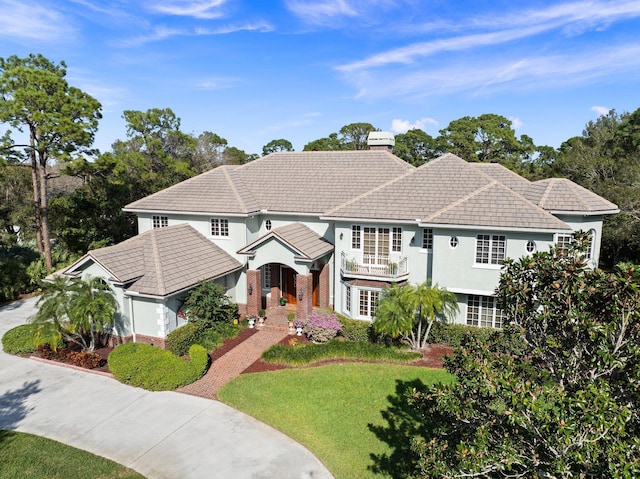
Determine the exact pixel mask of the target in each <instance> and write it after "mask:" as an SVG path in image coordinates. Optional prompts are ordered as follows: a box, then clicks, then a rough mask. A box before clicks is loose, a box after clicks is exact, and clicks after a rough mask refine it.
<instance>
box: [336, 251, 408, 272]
mask: <svg viewBox="0 0 640 479" xmlns="http://www.w3.org/2000/svg"><path fill="white" fill-rule="evenodd" d="M341 259H342V261H341V265H340V268H341V270H342V273H343V274H345V275H347V276H360V275H362V276H378V277H385V278H397V277H401V276H406V275H407V274H408V273H409V265H408V262H407V257H406V256H400V255H397V256H390V255H367V254H364V255H360V256H347V254H346V253H344V252H343V253H342V258H341Z"/></svg>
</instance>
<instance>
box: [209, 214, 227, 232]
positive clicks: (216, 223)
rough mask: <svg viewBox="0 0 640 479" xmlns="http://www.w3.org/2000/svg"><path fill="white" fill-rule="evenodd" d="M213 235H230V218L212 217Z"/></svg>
mask: <svg viewBox="0 0 640 479" xmlns="http://www.w3.org/2000/svg"><path fill="white" fill-rule="evenodd" d="M211 236H229V220H227V219H220V218H211Z"/></svg>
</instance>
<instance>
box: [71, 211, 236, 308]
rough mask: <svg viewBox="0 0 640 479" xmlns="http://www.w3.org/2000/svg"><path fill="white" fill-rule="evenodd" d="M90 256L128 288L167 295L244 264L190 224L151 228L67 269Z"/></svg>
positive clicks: (150, 293)
mask: <svg viewBox="0 0 640 479" xmlns="http://www.w3.org/2000/svg"><path fill="white" fill-rule="evenodd" d="M87 257H88V258H91V259H93V260H94V261H96V262H97V263H99V264H100V265H101V266H102V267H103V268H105V269H106V270H107V271H108V272H109V273H110V274H111V275H112V276H113V278H114V279H115V280H116V281H118V282H121V283H130V282H133V283H132V284H131V285H130V286H128V288H127V289H128V290H129V291H135V292H137V293H141V294H148V295H152V296H166V295H169V294H172V293H175V292H178V291H182V290H184V289H186V288H189V287H191V286H194V285H196V284H197V283H198V282H200V281H204V280H207V279H213V278H217V277H220V276H223V275H225V274H227V273H229V272H231V271H234V270H236V269H239V268H241V267H242V264H241V263H240V262H239V261H237V260H236V259H235V258H233V257H232V256H230V255H229V254H227V253H226V252H225V251H223V250H222V249H221V248H220V247H218V246H216V245H215V244H213V243H212V242H211V241H209V240H208V239H207V238H205V237H204V236H202V235H201V234H200V233H198V232H197V231H196V230H195V229H194V228H193V227H191V226H189V225H188V224H180V225H175V226H169V227H166V228H157V229H152V230H149V231H147V232H145V233H142V234H140V235H138V236H134V237H133V238H131V239H128V240H126V241H123V242H122V243H119V244H117V245H115V246H108V247H106V248H100V249H97V250H93V251H90V252H89V253H87V255H85V257H84V258H83V259H81V260H79V261H77V262H76V263H74V264H73V265H72V266H70V267H69V268H67V270H66V271H65V272H67V273H69V272H72V271H73V269H74V268H75V267H76V266H77V265H79V263H80V262H83V260H84V259H85V258H87Z"/></svg>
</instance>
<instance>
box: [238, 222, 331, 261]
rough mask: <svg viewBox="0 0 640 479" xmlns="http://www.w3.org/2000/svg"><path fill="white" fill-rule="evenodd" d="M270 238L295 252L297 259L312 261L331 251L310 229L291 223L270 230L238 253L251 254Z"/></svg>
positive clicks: (327, 244)
mask: <svg viewBox="0 0 640 479" xmlns="http://www.w3.org/2000/svg"><path fill="white" fill-rule="evenodd" d="M271 238H278V239H280V240H281V241H283V242H284V243H286V244H287V245H289V246H290V247H291V248H292V249H293V250H295V251H296V252H297V254H298V256H299V257H301V258H303V259H306V260H309V261H313V260H315V259H317V258H320V257H322V256H324V255H325V254H327V253H330V252H332V251H333V245H332V244H331V243H329V242H328V241H327V240H325V239H323V238H322V237H321V236H320V235H318V234H317V233H316V232H315V231H313V230H312V229H311V228H309V227H307V226H305V225H303V224H302V223H291V224H289V225H286V226H281V227H280V228H275V229H273V230H271V231H270V232H269V233H267V234H266V235H263V236H261V237H260V238H258V239H257V240H255V241H253V242H251V243H250V244H248V245H247V246H245V247H244V248H242V249H241V250H240V251H238V253H241V254H242V253H244V254H249V253H251V252H253V251H254V250H255V249H256V247H257V246H259V245H260V244H262V243H264V242H265V241H268V240H269V239H271Z"/></svg>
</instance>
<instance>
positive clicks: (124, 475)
mask: <svg viewBox="0 0 640 479" xmlns="http://www.w3.org/2000/svg"><path fill="white" fill-rule="evenodd" d="M0 464H2V465H1V466H0V479H15V478H17V477H19V478H21V479H67V478H69V477H78V478H83V479H144V476H142V475H140V474H138V473H137V472H135V471H133V470H132V469H129V468H126V467H124V466H122V465H120V464H118V463H115V462H113V461H110V460H109V459H106V458H104V457H100V456H96V455H94V454H91V453H90V452H86V451H81V450H80V449H76V448H74V447H71V446H67V445H65V444H62V443H59V442H56V441H52V440H50V439H46V438H44V437H40V436H34V435H32V434H25V433H19V432H12V431H0Z"/></svg>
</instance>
